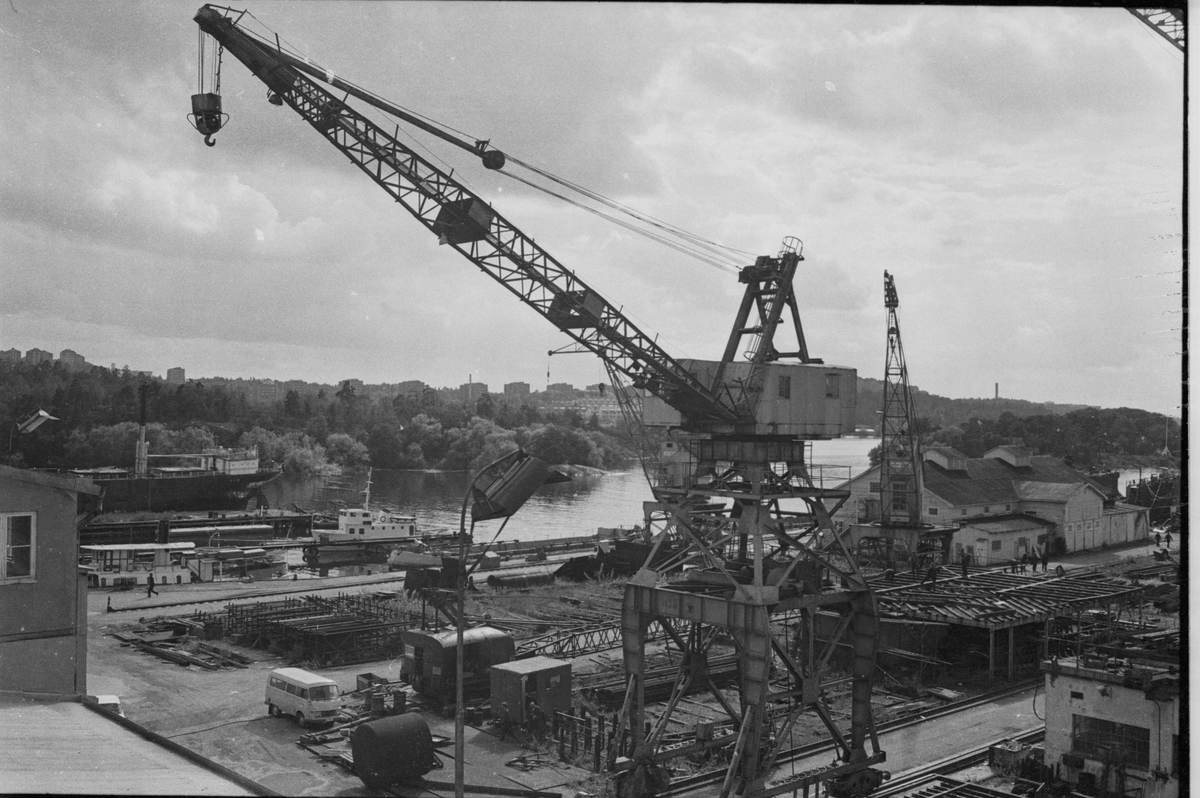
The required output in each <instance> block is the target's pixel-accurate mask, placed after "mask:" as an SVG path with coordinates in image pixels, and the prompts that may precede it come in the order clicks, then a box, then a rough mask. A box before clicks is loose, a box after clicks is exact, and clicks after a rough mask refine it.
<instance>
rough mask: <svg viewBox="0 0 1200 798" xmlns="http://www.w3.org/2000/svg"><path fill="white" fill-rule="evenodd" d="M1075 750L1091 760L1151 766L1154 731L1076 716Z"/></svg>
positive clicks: (1072, 723) (1073, 717) (1074, 730)
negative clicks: (1151, 734) (1151, 739)
mask: <svg viewBox="0 0 1200 798" xmlns="http://www.w3.org/2000/svg"><path fill="white" fill-rule="evenodd" d="M1071 718H1072V722H1071V750H1072V751H1073V752H1075V753H1076V754H1079V755H1081V756H1086V757H1087V758H1088V759H1093V760H1095V761H1097V762H1104V761H1105V760H1108V759H1111V760H1113V761H1116V762H1124V763H1125V764H1128V765H1133V766H1134V767H1139V768H1149V767H1150V730H1149V729H1143V728H1142V727H1140V726H1130V725H1128V724H1126V723H1117V722H1116V721H1111V720H1101V719H1100V718H1089V717H1088V716H1087V715H1072V716H1071Z"/></svg>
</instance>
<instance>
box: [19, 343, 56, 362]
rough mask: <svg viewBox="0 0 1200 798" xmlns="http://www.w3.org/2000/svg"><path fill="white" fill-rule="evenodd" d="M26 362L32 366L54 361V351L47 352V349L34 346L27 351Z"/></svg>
mask: <svg viewBox="0 0 1200 798" xmlns="http://www.w3.org/2000/svg"><path fill="white" fill-rule="evenodd" d="M25 362H26V363H28V364H30V365H31V366H36V365H38V364H39V363H53V362H54V353H53V352H47V351H46V350H45V349H38V348H36V347H35V348H33V349H30V350H29V351H28V352H26V353H25Z"/></svg>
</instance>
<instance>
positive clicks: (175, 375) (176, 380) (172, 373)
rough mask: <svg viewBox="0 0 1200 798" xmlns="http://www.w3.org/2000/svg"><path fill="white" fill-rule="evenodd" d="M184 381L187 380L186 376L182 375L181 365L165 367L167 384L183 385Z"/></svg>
mask: <svg viewBox="0 0 1200 798" xmlns="http://www.w3.org/2000/svg"><path fill="white" fill-rule="evenodd" d="M185 382H187V377H185V376H184V373H183V369H182V368H181V367H179V366H176V367H175V368H173V369H167V385H183V384H184V383H185Z"/></svg>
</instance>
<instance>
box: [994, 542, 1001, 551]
mask: <svg viewBox="0 0 1200 798" xmlns="http://www.w3.org/2000/svg"><path fill="white" fill-rule="evenodd" d="M1000 544H1001V541H999V540H993V541H992V551H1000Z"/></svg>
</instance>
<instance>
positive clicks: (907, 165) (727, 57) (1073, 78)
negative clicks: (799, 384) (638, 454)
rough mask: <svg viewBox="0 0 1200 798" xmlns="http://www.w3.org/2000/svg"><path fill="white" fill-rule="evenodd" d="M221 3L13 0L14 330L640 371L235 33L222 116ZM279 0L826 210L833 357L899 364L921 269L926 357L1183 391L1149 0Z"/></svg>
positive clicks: (147, 357)
mask: <svg viewBox="0 0 1200 798" xmlns="http://www.w3.org/2000/svg"><path fill="white" fill-rule="evenodd" d="M197 6H198V3H195V2H132V1H124V0H123V1H122V2H99V1H97V0H87V1H86V2H85V1H84V0H77V2H59V1H57V0H37V2H35V1H34V0H9V2H6V3H3V4H0V87H2V90H3V96H4V98H5V101H6V102H5V110H4V112H3V113H0V143H2V144H3V149H4V156H3V158H2V159H0V259H2V260H0V262H2V263H3V266H2V268H0V281H2V282H0V289H2V290H0V349H8V348H10V347H17V348H19V349H21V350H27V349H29V348H31V347H40V348H43V349H49V350H51V351H54V352H55V353H57V352H59V351H60V350H61V349H65V348H70V349H74V350H76V351H78V352H80V353H81V354H83V355H84V356H85V357H87V358H88V360H89V361H91V362H94V363H98V364H102V365H108V364H111V363H115V364H117V365H129V366H130V367H131V368H134V369H145V370H150V371H154V372H156V373H159V374H162V373H165V371H166V369H167V368H169V367H172V366H183V367H185V368H186V369H187V373H188V376H189V377H204V376H217V375H220V376H228V377H268V378H275V379H290V378H301V379H306V380H312V381H321V382H335V381H337V380H340V379H345V378H348V377H357V378H360V379H363V380H365V381H367V382H371V383H376V382H398V381H401V380H406V379H420V380H424V381H426V382H428V383H430V384H432V385H435V386H443V385H458V384H460V383H463V382H466V381H467V380H468V378H471V379H474V380H475V381H482V382H486V383H488V384H489V385H490V386H491V387H492V388H493V389H494V390H499V389H500V388H501V386H502V385H503V384H504V383H506V382H514V381H525V382H529V383H530V384H531V385H532V386H533V387H534V388H535V389H539V388H542V387H544V386H545V384H546V377H547V367H548V366H549V369H550V380H551V381H552V382H563V381H565V382H571V383H574V384H576V385H581V386H582V385H584V384H588V383H595V382H599V381H600V380H601V379H602V378H603V368H602V366H601V364H600V362H599V360H598V359H596V358H594V357H592V356H590V355H570V356H563V357H555V358H553V359H548V358H547V356H546V352H547V350H549V349H552V348H557V347H559V346H562V345H563V344H565V343H567V339H566V338H565V337H564V336H563V335H562V334H561V333H559V332H557V331H556V330H555V328H554V327H553V326H552V325H550V324H549V323H548V322H546V321H545V320H544V319H542V318H541V317H539V316H538V315H537V314H535V313H534V312H533V311H532V310H529V309H527V308H525V307H524V306H522V305H521V304H520V303H519V302H518V301H517V300H516V299H515V298H514V297H512V296H511V295H510V294H509V293H508V292H507V291H506V290H504V289H503V288H502V287H501V286H500V285H498V284H497V283H495V282H494V281H493V280H492V279H490V278H489V277H487V276H486V275H484V274H482V273H480V272H479V271H478V270H477V269H475V268H474V267H473V266H471V265H470V264H469V263H468V262H467V261H466V260H465V259H463V258H462V257H461V256H459V255H458V254H457V253H456V252H454V251H453V250H452V249H450V248H448V247H439V246H438V245H437V242H436V240H434V239H433V238H432V237H431V236H430V235H429V234H428V233H427V232H426V231H425V229H424V228H423V227H422V226H421V225H419V224H418V223H417V222H416V221H415V220H413V219H412V218H411V217H410V216H409V215H408V214H407V213H406V212H405V211H404V210H403V209H402V208H400V207H399V206H397V205H395V204H394V203H392V202H390V201H389V198H388V197H387V195H386V194H384V192H383V191H381V190H380V189H379V188H378V187H376V186H375V185H374V184H373V183H372V182H371V181H370V180H368V179H367V178H366V177H365V176H364V175H363V174H361V173H360V172H359V171H358V170H357V169H355V168H354V167H353V166H352V165H351V164H350V163H349V162H348V161H347V160H346V159H345V158H344V157H343V156H342V155H341V154H340V153H338V152H337V151H336V150H335V149H334V148H333V147H331V146H330V145H328V144H327V143H326V142H325V141H324V140H323V139H321V138H320V137H319V136H318V135H317V134H316V133H315V132H314V131H313V130H312V129H311V128H309V127H308V126H307V124H305V123H304V122H302V121H301V120H300V119H299V117H297V116H296V115H295V114H294V113H293V112H292V111H291V110H289V109H287V108H286V107H284V108H278V107H274V106H271V105H269V104H268V103H267V102H266V101H265V91H264V88H263V86H262V84H261V83H259V82H258V80H257V79H255V78H253V77H252V76H251V75H250V73H249V72H248V71H247V70H246V69H245V68H244V67H243V66H242V65H241V64H240V63H238V62H237V61H236V60H235V59H233V58H232V57H228V56H227V57H226V59H225V62H224V68H223V71H222V86H221V88H222V94H223V96H224V110H225V111H226V112H227V113H228V114H229V115H230V121H229V123H228V127H227V129H226V130H224V131H222V132H221V133H220V134H218V135H217V137H216V138H217V145H216V147H214V148H211V149H210V148H208V147H205V146H204V143H203V141H202V138H201V136H200V135H199V134H197V133H196V132H195V131H194V130H192V128H191V127H189V125H188V123H187V121H186V119H185V116H186V114H187V113H188V112H189V111H190V99H189V98H190V95H191V94H192V93H194V92H195V91H196V86H197V63H196V62H197V27H196V25H195V23H194V22H193V21H192V17H193V15H194V13H195V11H196V7H197ZM248 8H249V10H250V11H251V12H252V13H253V15H254V19H253V20H251V19H250V18H247V22H250V23H252V24H253V25H254V29H255V30H258V31H268V30H269V31H272V32H273V33H278V34H279V35H280V36H281V38H282V40H283V41H284V42H285V43H287V44H289V45H290V46H291V47H292V48H294V49H296V50H297V51H300V52H303V53H305V54H307V55H308V56H309V57H310V58H312V60H313V61H315V62H317V63H319V64H321V65H322V66H325V67H327V68H330V69H332V70H334V71H335V72H336V73H337V74H338V75H339V76H341V77H345V78H347V79H348V80H351V81H353V82H355V83H357V84H359V85H361V86H364V87H366V88H369V89H371V90H372V91H374V92H376V93H377V94H380V95H382V96H384V97H386V98H388V99H390V100H393V101H395V102H396V103H398V104H401V105H403V106H405V107H407V108H412V109H414V110H416V111H419V112H420V113H422V114H425V115H427V116H429V117H432V118H434V119H437V120H439V121H442V122H445V123H447V124H449V125H452V126H453V127H454V128H456V129H458V130H461V131H465V132H466V133H467V134H469V135H470V136H471V137H472V138H489V139H490V140H491V141H492V143H493V145H494V146H496V147H498V148H500V149H502V150H505V151H506V152H509V153H511V154H512V155H514V156H516V157H517V158H520V159H522V160H524V161H526V162H530V163H533V164H536V165H538V166H540V167H543V168H545V169H547V170H549V171H551V172H553V173H555V174H557V175H561V176H562V177H565V178H567V179H569V180H572V181H574V182H575V183H578V184H581V185H584V186H586V187H588V188H590V189H593V190H595V191H598V192H600V193H602V194H604V195H606V196H609V197H612V198H614V199H617V200H619V201H621V202H623V203H626V204H628V205H630V206H633V207H635V208H637V209H639V210H641V211H644V212H645V213H648V214H650V215H652V216H654V217H657V218H659V219H663V220H666V221H668V222H671V223H672V224H674V225H677V226H679V227H681V228H684V229H686V230H689V231H693V232H696V233H699V234H701V235H703V236H705V237H707V238H709V239H711V240H714V241H717V242H719V243H721V244H724V245H728V246H730V247H734V248H737V249H739V250H744V251H746V252H748V253H756V254H771V255H773V254H775V253H776V252H777V251H778V249H779V245H780V242H781V240H782V239H783V237H784V236H789V235H794V236H798V237H799V238H801V239H802V240H803V241H804V256H805V261H804V263H803V264H801V269H800V272H799V274H798V276H797V280H796V285H797V293H798V296H799V300H800V306H801V314H802V317H803V319H804V325H805V331H806V333H807V338H808V345H809V349H810V352H811V353H812V354H813V355H814V356H817V357H822V358H824V359H825V361H826V362H828V363H836V364H840V365H846V366H851V367H855V368H857V369H858V370H859V373H860V374H861V375H865V376H871V377H882V372H883V361H884V348H885V340H886V330H885V315H884V308H883V272H884V270H885V269H886V270H888V271H889V272H891V273H892V274H893V275H895V279H896V284H897V287H898V290H899V294H900V300H901V307H900V314H901V327H902V331H903V336H904V347H905V353H906V355H907V358H908V365H909V372H910V376H911V379H912V381H913V383H914V384H916V385H918V386H920V387H921V388H923V389H925V390H928V391H931V392H933V393H937V394H942V395H945V396H951V397H972V396H991V395H992V393H993V386H994V384H995V383H997V382H998V383H999V384H1000V391H1001V394H1002V395H1003V396H1006V397H1013V398H1020V399H1029V400H1034V401H1056V402H1077V403H1087V404H1095V405H1100V406H1105V407H1116V406H1131V407H1140V408H1145V409H1149V410H1154V411H1159V412H1165V413H1170V414H1173V415H1174V414H1178V413H1179V412H1180V411H1179V407H1178V406H1179V405H1180V381H1181V359H1180V357H1179V354H1178V353H1179V352H1180V351H1181V343H1180V341H1181V336H1180V333H1179V331H1178V329H1177V328H1179V327H1180V322H1181V314H1180V313H1179V312H1178V311H1179V308H1180V306H1181V297H1180V294H1179V292H1180V290H1181V289H1180V284H1179V283H1180V270H1181V268H1182V265H1181V264H1182V255H1181V231H1182V225H1183V220H1182V217H1181V205H1182V203H1181V199H1180V198H1181V192H1182V183H1183V180H1182V172H1183V167H1182V132H1181V131H1182V104H1183V103H1182V98H1183V59H1182V55H1181V54H1180V53H1178V51H1176V50H1174V48H1172V47H1171V46H1170V45H1169V44H1168V43H1167V42H1165V41H1163V40H1162V39H1160V38H1159V37H1157V36H1156V35H1154V34H1153V33H1152V32H1151V31H1149V30H1148V29H1147V28H1146V27H1145V26H1144V25H1143V24H1142V23H1140V22H1139V21H1138V20H1136V19H1135V18H1134V17H1133V16H1132V15H1130V14H1129V13H1127V12H1125V11H1123V10H1120V9H1112V8H1107V9H1092V8H988V7H943V8H938V7H932V8H931V7H916V6H913V7H891V6H849V5H782V6H776V5H766V6H755V5H749V4H739V5H720V6H704V5H687V6H675V5H665V4H656V5H640V4H599V5H596V4H588V5H575V4H561V5H559V4H522V3H505V4H488V3H462V4H458V3H441V2H439V3H428V4H427V3H390V2H382V3H355V2H340V3H332V2H281V1H280V0H274V1H267V0H255V2H252V3H250V4H249V5H248ZM273 33H272V34H270V35H272V36H273ZM414 138H415V140H416V141H418V142H420V143H421V145H422V146H426V147H428V148H429V152H431V153H432V154H433V155H435V156H436V157H437V158H440V159H442V160H443V161H444V162H445V163H446V164H447V168H449V167H453V168H455V170H456V171H455V175H456V176H461V177H463V178H464V179H465V180H466V181H468V183H469V185H470V186H471V188H472V189H473V190H475V191H476V192H477V193H479V194H480V195H482V196H484V197H485V198H486V199H487V200H489V201H491V202H492V203H493V204H494V205H495V207H496V208H497V210H499V211H500V212H501V213H503V214H504V215H505V217H506V218H508V219H509V220H510V221H511V222H512V223H514V224H515V225H517V226H518V227H520V228H521V229H522V230H523V231H524V232H526V233H527V234H528V235H530V236H531V237H533V238H534V239H536V240H537V242H538V243H539V244H540V245H541V246H543V247H544V248H545V249H546V250H547V251H549V252H550V253H551V254H553V255H554V256H555V257H556V258H557V259H558V260H559V261H560V262H561V263H563V264H564V265H565V266H567V267H568V268H570V269H572V270H574V271H576V272H577V273H578V274H579V276H580V277H581V278H583V279H584V280H586V281H587V282H588V283H590V284H591V285H592V286H593V287H594V288H596V289H598V290H599V291H600V292H601V293H602V294H604V295H605V297H606V298H607V299H609V301H610V302H612V303H613V304H614V305H618V306H623V307H624V309H625V311H626V312H627V313H628V314H629V315H631V316H632V317H633V318H634V319H635V320H636V321H637V322H638V323H639V325H640V326H641V327H642V328H643V329H645V330H647V331H649V332H651V333H655V334H658V335H659V336H660V337H659V340H660V342H661V343H663V344H664V345H665V346H666V347H667V348H668V349H669V350H670V351H671V352H672V353H673V354H676V355H680V356H685V357H709V358H715V357H717V356H719V355H720V353H721V351H722V349H723V348H724V342H725V339H726V336H727V334H728V329H729V326H730V325H731V323H732V319H733V315H734V312H735V311H736V308H737V303H738V300H739V298H740V296H741V286H739V285H738V283H737V281H736V277H735V276H734V275H732V274H730V273H728V272H726V271H722V270H720V269H717V268H714V267H713V266H711V265H707V264H704V263H701V262H698V261H696V260H693V259H691V258H688V257H685V256H683V255H681V254H679V253H677V252H675V251H673V250H671V249H668V248H665V247H662V246H661V245H658V244H656V243H654V242H651V241H648V240H646V239H645V238H643V237H640V236H637V235H634V234H633V233H631V232H629V231H628V230H626V229H624V228H622V227H619V226H616V225H612V224H610V223H608V222H607V221H605V220H603V219H600V218H597V217H596V216H595V215H593V214H588V213H585V212H582V211H580V210H579V209H578V208H575V207H572V206H570V205H568V204H566V203H563V202H561V201H558V200H555V199H554V198H552V197H548V196H546V195H544V194H541V193H538V192H535V191H532V190H530V189H528V188H526V187H524V186H523V185H521V184H520V183H516V182H514V181H512V180H510V179H508V178H507V177H505V176H504V175H499V174H496V173H491V172H485V171H484V170H482V169H481V168H479V167H478V166H476V165H475V164H473V163H472V162H471V161H472V159H471V158H470V156H468V155H467V154H466V153H463V152H461V151H459V150H455V149H454V148H453V147H449V146H446V145H443V144H441V143H431V142H430V141H429V137H427V136H425V135H423V134H422V135H420V136H414ZM421 151H422V152H424V150H421ZM744 262H746V263H748V262H750V256H746V257H745V260H744Z"/></svg>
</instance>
